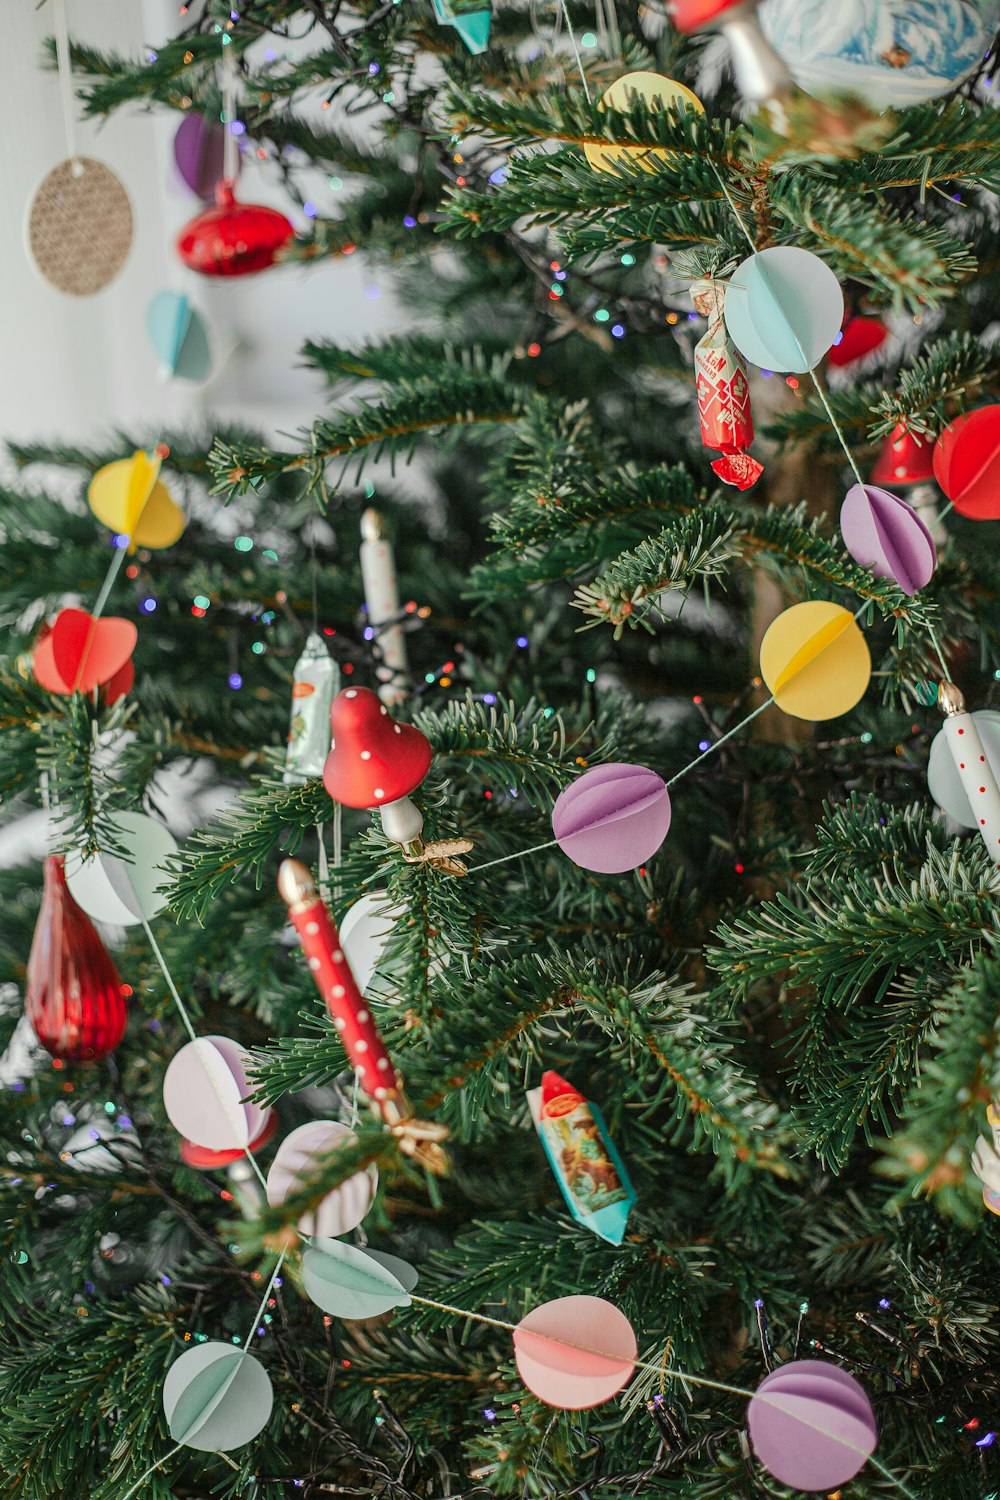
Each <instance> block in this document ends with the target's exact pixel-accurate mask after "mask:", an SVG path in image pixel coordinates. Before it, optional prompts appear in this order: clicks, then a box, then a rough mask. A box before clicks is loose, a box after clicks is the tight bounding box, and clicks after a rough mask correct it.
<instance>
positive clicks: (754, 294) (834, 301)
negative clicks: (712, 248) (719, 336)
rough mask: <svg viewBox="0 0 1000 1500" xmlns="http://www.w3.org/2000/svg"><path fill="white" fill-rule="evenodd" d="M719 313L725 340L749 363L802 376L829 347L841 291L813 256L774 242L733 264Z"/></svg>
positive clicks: (839, 318) (837, 320)
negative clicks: (729, 341) (735, 265)
mask: <svg viewBox="0 0 1000 1500" xmlns="http://www.w3.org/2000/svg"><path fill="white" fill-rule="evenodd" d="M723 313H724V316H725V320H726V327H727V328H728V330H729V336H730V338H731V339H732V341H733V343H734V344H735V345H736V347H737V349H738V350H739V351H740V353H741V354H743V355H745V356H746V358H747V359H748V360H749V361H750V363H751V364H754V365H759V366H760V368H761V369H762V370H781V371H786V370H794V371H795V372H796V373H797V374H799V375H804V374H805V372H806V371H807V370H813V369H815V367H816V366H817V365H818V364H819V362H820V360H821V359H822V358H823V356H824V354H826V353H828V351H829V350H830V349H831V348H832V347H833V341H834V339H835V338H836V337H837V334H838V333H839V332H840V327H841V324H842V323H843V321H844V294H843V292H842V291H841V290H840V283H839V281H838V280H837V278H836V276H835V275H834V274H833V272H832V271H831V270H830V267H829V266H828V265H827V264H826V262H825V261H822V260H820V258H819V256H818V255H813V254H812V252H811V251H810V250H797V249H796V248H795V247H794V246H793V245H779V246H776V247H775V248H774V249H773V250H759V251H758V252H757V253H756V254H755V255H748V256H747V258H746V260H745V261H743V262H742V263H741V264H740V265H739V266H737V268H736V270H735V271H734V272H733V275H732V278H731V280H730V282H729V285H728V288H727V290H726V302H725V307H724V309H723Z"/></svg>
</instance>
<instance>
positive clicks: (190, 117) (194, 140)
mask: <svg viewBox="0 0 1000 1500" xmlns="http://www.w3.org/2000/svg"><path fill="white" fill-rule="evenodd" d="M225 148H226V132H225V130H224V129H223V127H222V125H220V124H219V123H218V122H216V121H215V120H207V119H206V118H205V116H204V115H200V114H198V113H197V111H195V110H192V111H191V113H190V114H187V115H185V116H184V119H183V120H182V121H181V123H180V125H179V126H178V128H177V134H176V135H175V136H174V160H175V161H176V163H177V170H178V171H179V172H180V174H181V176H182V177H183V179H184V181H185V182H186V183H187V185H188V187H189V188H190V189H191V191H192V193H196V194H197V196H198V197H199V198H201V200H202V201H203V202H205V203H208V202H211V200H212V199H213V198H214V197H215V189H216V188H217V187H218V185H219V183H220V182H221V181H222V178H223V157H224V155H225Z"/></svg>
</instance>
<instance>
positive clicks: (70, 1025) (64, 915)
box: [24, 854, 128, 1062]
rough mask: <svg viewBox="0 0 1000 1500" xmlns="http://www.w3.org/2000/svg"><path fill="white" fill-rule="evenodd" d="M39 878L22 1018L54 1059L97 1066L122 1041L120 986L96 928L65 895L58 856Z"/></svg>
mask: <svg viewBox="0 0 1000 1500" xmlns="http://www.w3.org/2000/svg"><path fill="white" fill-rule="evenodd" d="M44 875H45V887H44V891H43V894H42V905H41V908H40V910H39V913H38V921H37V922H36V924H35V935H34V937H33V938H32V940H31V955H30V957H29V959H28V972H27V982H26V985H25V994H24V1012H25V1015H26V1016H27V1017H28V1020H29V1022H30V1024H31V1028H32V1030H33V1031H34V1033H35V1035H36V1036H37V1038H38V1040H39V1041H40V1042H41V1044H42V1046H43V1047H44V1048H45V1050H46V1051H47V1052H51V1054H52V1056H53V1057H57V1058H59V1059H60V1060H61V1061H63V1062H96V1061H97V1060H98V1059H100V1058H102V1057H107V1055H108V1053H109V1052H113V1051H114V1050H115V1048H116V1047H117V1046H118V1044H119V1042H120V1041H121V1039H122V1037H123V1036H124V1035H125V1027H126V1024H127V1022H128V1014H127V1012H126V1009H125V999H124V996H123V994H122V982H121V979H120V978H119V977H118V970H117V969H116V968H115V965H114V961H113V959H112V957H111V955H110V953H109V952H108V950H107V949H106V948H105V946H104V944H103V943H102V942H101V939H100V937H99V936H98V933H97V929H96V927H95V926H94V924H93V922H92V921H91V920H90V918H89V917H88V916H87V914H86V913H85V912H83V911H81V909H80V907H79V906H77V904H76V902H75V901H74V900H73V897H72V896H71V895H70V893H69V887H68V886H67V884H66V873H65V870H64V868H63V859H62V855H61V854H51V855H49V857H48V859H47V860H46V861H45V866H44Z"/></svg>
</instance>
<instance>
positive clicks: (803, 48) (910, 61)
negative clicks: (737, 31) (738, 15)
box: [758, 0, 996, 110]
mask: <svg viewBox="0 0 1000 1500" xmlns="http://www.w3.org/2000/svg"><path fill="white" fill-rule="evenodd" d="M990 9H991V7H990V6H989V5H978V4H969V0H892V4H891V5H890V4H885V3H873V0H837V3H836V5H831V4H830V3H829V0H764V3H763V4H762V5H761V6H760V9H759V12H758V13H759V16H760V24H761V28H762V30H763V32H764V35H765V37H766V38H767V40H768V41H769V42H770V43H771V46H772V47H773V48H774V49H775V51H776V52H777V53H778V54H779V56H780V57H781V58H782V59H783V61H784V62H785V64H786V66H787V67H788V69H789V71H790V72H791V74H792V76H793V78H794V79H795V82H796V83H797V84H798V85H799V87H800V88H803V89H805V91H806V93H809V94H827V93H851V94H858V95H859V96H860V97H861V98H862V99H864V100H865V102H866V103H867V104H869V105H870V106H871V107H872V108H873V109H878V110H881V109H889V108H892V109H897V108H901V107H905V106H906V105H910V104H922V103H924V102H925V101H926V100H928V99H936V98H938V97H939V96H940V95H941V94H947V93H948V92H949V91H950V90H951V89H954V88H957V86H958V85H959V84H960V83H961V82H962V80H963V79H964V78H966V77H967V76H968V74H969V73H971V72H972V71H973V69H974V68H976V67H977V66H978V65H979V63H980V62H981V61H982V58H983V55H984V53H985V52H986V50H987V48H988V46H989V43H990V40H991V39H992V35H993V31H994V29H995V25H996V22H995V12H994V15H993V16H991V15H990V14H989V12H990Z"/></svg>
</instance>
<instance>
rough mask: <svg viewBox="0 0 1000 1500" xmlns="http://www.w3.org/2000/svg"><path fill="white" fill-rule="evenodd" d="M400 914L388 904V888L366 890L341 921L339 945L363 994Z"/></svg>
mask: <svg viewBox="0 0 1000 1500" xmlns="http://www.w3.org/2000/svg"><path fill="white" fill-rule="evenodd" d="M400 915H401V913H400V912H397V911H394V910H393V908H392V907H391V906H390V904H389V893H388V891H369V893H368V895H367V896H362V897H361V900H360V901H355V903H354V905H353V906H352V907H351V909H350V911H348V913H347V915H346V916H345V917H344V920H343V921H342V922H341V924H340V945H341V947H342V948H343V950H344V953H345V954H346V955H347V962H348V963H349V964H350V966H351V973H352V974H353V975H354V978H355V980H356V981H357V986H358V989H359V990H360V991H361V993H362V994H365V992H366V991H367V989H368V986H369V984H371V981H372V977H373V975H374V973H375V970H376V969H377V968H378V966H379V963H380V962H381V959H382V955H383V953H384V952H385V949H386V944H387V943H388V941H389V938H390V936H391V935H392V929H393V926H394V925H395V923H396V922H397V921H398V919H399V917H400Z"/></svg>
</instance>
